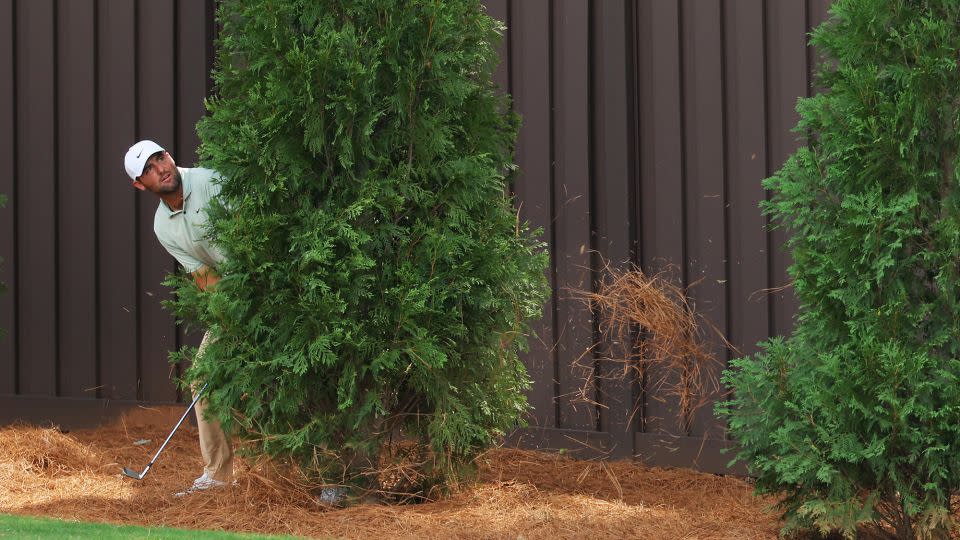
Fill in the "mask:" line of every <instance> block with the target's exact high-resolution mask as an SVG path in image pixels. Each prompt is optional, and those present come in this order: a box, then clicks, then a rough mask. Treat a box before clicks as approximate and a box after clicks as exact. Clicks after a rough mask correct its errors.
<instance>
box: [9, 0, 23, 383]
mask: <svg viewBox="0 0 960 540" xmlns="http://www.w3.org/2000/svg"><path fill="white" fill-rule="evenodd" d="M10 10H11V13H10V26H11V32H10V41H11V46H10V60H11V68H12V69H11V71H12V72H13V83H12V84H11V85H10V88H11V94H12V97H13V99H12V100H11V101H12V103H11V104H10V113H11V114H10V118H11V119H12V120H13V126H12V127H13V130H12V132H11V135H12V137H11V139H12V140H13V163H12V165H13V182H12V184H13V193H11V194H10V208H12V209H13V216H12V219H13V246H12V255H13V260H12V261H10V262H9V263H8V264H10V265H11V268H12V269H13V283H12V284H11V288H12V289H13V320H14V321H15V322H14V325H13V328H12V329H11V330H12V331H11V332H10V338H11V339H12V340H13V393H14V394H19V393H20V360H21V358H20V323H21V322H22V321H21V320H20V279H19V276H20V257H18V256H17V249H18V248H19V244H20V242H19V238H20V227H19V221H20V220H19V216H18V214H19V213H20V212H19V209H20V208H19V205H18V204H17V203H18V201H19V198H20V189H19V186H18V183H19V182H18V180H19V178H20V174H19V169H20V144H19V143H20V134H19V132H18V130H19V126H20V122H19V118H18V112H19V107H18V105H19V103H18V101H19V97H20V96H19V91H18V88H17V81H18V80H19V77H18V76H17V75H18V73H17V71H18V69H19V67H20V62H19V61H18V58H17V57H18V55H19V52H20V51H19V48H18V47H17V38H18V36H19V32H18V31H17V30H18V26H19V25H18V24H17V2H16V1H15V0H14V1H13V2H11V3H10Z"/></svg>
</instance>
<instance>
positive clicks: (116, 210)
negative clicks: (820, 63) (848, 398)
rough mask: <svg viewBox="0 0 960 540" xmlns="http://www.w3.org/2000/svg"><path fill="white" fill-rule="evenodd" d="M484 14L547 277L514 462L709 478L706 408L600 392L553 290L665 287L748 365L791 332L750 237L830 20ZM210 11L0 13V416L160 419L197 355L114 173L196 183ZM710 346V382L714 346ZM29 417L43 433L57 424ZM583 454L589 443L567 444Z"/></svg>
mask: <svg viewBox="0 0 960 540" xmlns="http://www.w3.org/2000/svg"><path fill="white" fill-rule="evenodd" d="M486 4H487V6H488V9H489V12H490V13H491V14H492V15H493V16H495V17H497V18H499V19H501V20H503V21H504V22H505V23H506V24H507V26H508V28H507V31H506V35H505V39H504V41H503V43H502V44H501V47H500V53H501V57H502V58H503V62H502V64H501V65H500V66H499V67H498V68H497V71H496V72H495V76H494V77H495V80H496V82H497V83H498V84H499V85H500V86H501V87H502V88H504V90H505V91H508V92H510V93H511V94H512V96H513V106H514V108H515V109H516V110H517V111H518V112H519V113H520V114H521V115H522V116H523V122H524V123H523V128H522V130H521V132H520V138H519V140H518V144H517V163H518V164H519V166H520V168H521V172H520V173H519V174H518V175H517V176H516V178H515V179H514V184H513V186H512V189H513V192H514V193H515V194H516V196H517V203H518V206H519V211H520V214H521V216H522V217H523V218H524V219H529V220H530V221H531V222H532V223H533V225H534V226H536V227H541V228H542V229H543V236H542V238H543V240H544V241H545V242H547V243H548V244H549V246H550V252H551V257H552V262H553V264H552V267H551V269H550V270H549V273H548V275H549V278H550V280H551V284H552V287H553V289H554V293H555V294H554V296H553V299H552V300H551V302H550V303H548V305H546V306H545V307H544V318H543V319H542V320H541V321H540V322H539V323H538V324H537V332H538V334H539V339H538V340H535V341H534V342H533V343H532V350H531V352H530V353H529V354H527V355H525V357H524V358H525V362H526V363H527V365H528V368H529V371H530V374H531V377H532V378H533V380H534V387H533V389H532V390H531V392H530V402H531V404H532V405H533V406H534V413H533V415H532V420H531V423H532V424H533V425H535V426H537V427H538V428H540V429H539V431H530V432H529V433H528V436H518V437H516V438H515V440H526V441H550V442H549V444H551V445H556V444H558V442H557V441H563V440H583V441H588V442H589V441H594V442H595V443H596V442H597V441H600V442H599V443H597V444H601V443H602V444H601V446H602V448H601V449H600V451H602V452H605V453H608V454H609V455H615V456H623V455H630V454H633V453H636V454H639V455H640V456H641V457H644V458H646V459H650V460H653V462H656V463H663V464H680V463H675V461H676V460H677V459H681V460H682V461H683V464H689V462H691V461H692V460H695V459H699V462H698V463H699V465H700V466H701V467H703V468H712V469H720V468H722V463H723V461H724V460H725V459H726V458H721V457H720V456H719V454H718V453H717V451H716V450H717V449H719V448H720V447H722V446H726V445H728V443H726V442H723V440H722V439H723V438H724V437H725V435H724V432H723V426H722V425H721V424H720V423H719V422H717V421H716V420H715V419H714V417H713V414H712V407H710V406H709V405H708V406H706V407H704V408H702V409H701V410H700V411H699V412H698V413H697V414H696V415H695V416H694V418H693V421H692V423H691V424H690V425H688V426H681V425H680V423H679V422H678V418H677V414H678V411H677V408H678V404H677V402H676V399H675V398H674V397H672V396H670V395H667V394H665V393H664V392H663V391H662V390H661V389H659V388H658V386H657V383H659V382H660V379H661V378H662V376H663V373H658V372H656V371H651V372H649V373H647V377H646V380H645V381H636V380H633V379H631V378H629V377H627V378H626V379H623V378H619V377H617V375H618V372H619V371H622V366H620V365H618V364H615V363H610V362H605V361H603V359H604V357H605V356H606V355H608V353H609V352H610V351H611V350H613V349H615V347H612V346H613V345H615V344H611V343H597V342H596V341H597V339H598V336H597V330H596V328H595V325H596V321H595V320H594V316H593V314H592V313H591V312H590V310H589V309H587V308H586V307H584V306H583V304H582V303H581V302H580V301H578V300H575V299H574V298H573V293H572V291H573V290H592V289H593V288H594V287H595V283H596V282H597V280H598V279H600V278H602V277H603V274H602V272H603V264H604V263H609V264H610V265H611V266H612V267H614V268H621V269H622V268H627V267H628V266H629V265H630V264H638V265H639V266H641V267H642V268H643V269H644V270H645V271H647V272H648V273H656V272H659V271H661V270H668V269H671V268H672V269H673V270H672V271H673V275H674V276H675V277H676V279H677V281H678V283H680V284H682V285H692V284H696V285H695V286H694V287H693V288H692V289H691V292H690V296H691V300H692V301H693V303H694V305H695V306H696V308H697V309H698V310H700V311H701V312H703V313H704V314H705V316H706V317H707V318H708V320H709V321H710V322H711V324H713V325H715V326H716V327H717V328H719V329H720V330H722V331H723V332H724V333H725V334H726V336H727V338H728V339H729V340H730V341H731V342H732V343H734V344H735V345H736V346H737V347H739V348H740V350H741V351H743V352H744V353H751V352H754V351H755V350H756V349H755V344H756V342H757V341H759V340H762V339H764V338H766V337H767V336H769V335H772V334H777V333H786V332H789V330H790V328H791V326H792V316H793V313H794V311H795V309H796V302H795V300H794V298H793V296H792V294H791V292H790V290H789V288H787V289H783V290H780V289H779V287H782V286H784V285H786V284H787V279H788V278H787V277H786V268H787V266H788V265H789V257H788V256H787V255H786V254H785V253H783V252H782V251H781V250H780V249H779V246H781V245H782V244H783V242H784V239H785V234H786V233H785V232H783V231H774V232H770V231H768V230H767V229H766V219H765V218H764V217H763V216H762V215H761V214H760V212H759V209H758V208H757V203H758V202H759V201H761V200H763V199H764V198H765V197H766V196H767V194H766V193H765V192H764V190H763V189H762V188H761V186H760V181H761V179H763V178H764V177H766V176H769V175H770V174H772V173H773V172H774V171H775V170H776V169H777V168H778V167H779V166H780V164H781V163H782V162H783V161H784V159H786V157H787V156H788V155H789V154H790V153H791V152H792V151H793V150H794V149H795V148H796V147H797V145H798V142H797V136H796V135H795V134H793V133H791V131H790V130H791V128H792V127H793V126H794V125H795V123H796V120H797V117H796V113H795V111H794V106H795V103H796V99H797V97H798V96H801V95H808V94H809V93H810V92H811V90H810V89H809V84H810V80H811V76H810V73H811V65H812V63H813V61H814V59H815V55H814V54H813V52H812V51H810V50H808V48H807V47H806V32H807V31H808V30H809V28H811V27H812V26H813V25H815V24H817V22H818V21H820V20H822V19H823V18H824V17H825V15H826V7H827V5H828V4H829V2H828V1H827V0H805V1H804V2H797V1H794V0H743V1H740V0H738V1H736V2H729V1H728V2H702V1H698V0H657V1H656V2H654V1H632V0H603V1H594V2H585V1H582V0H487V1H486ZM212 8H213V2H212V0H206V1H205V2H197V1H194V0H151V1H150V2H142V1H141V2H130V1H129V0H98V1H95V0H30V1H26V0H19V1H18V0H0V36H3V37H0V192H2V193H5V194H7V195H8V196H9V197H10V199H11V203H10V204H9V205H8V207H7V208H6V209H4V210H2V211H0V256H2V257H4V258H5V259H6V261H5V262H4V264H3V265H2V267H0V279H2V280H3V281H6V282H7V283H8V284H9V285H10V287H9V289H10V290H8V291H7V293H6V294H4V295H0V326H2V327H3V328H4V329H5V330H6V336H5V337H4V338H3V339H0V394H3V395H6V396H7V397H8V398H9V399H8V401H9V402H11V403H18V401H17V399H16V398H15V396H17V395H21V396H27V395H30V396H35V398H32V399H33V401H30V400H29V399H27V398H22V402H23V403H25V404H26V403H28V402H31V403H35V402H36V398H39V397H43V396H45V397H46V398H56V397H72V398H84V397H86V398H101V399H104V398H106V399H113V400H127V401H125V403H132V402H133V401H132V400H146V401H151V402H156V401H172V400H174V399H176V398H177V397H178V392H177V390H176V389H175V388H174V386H173V385H172V383H171V378H172V376H173V375H175V373H173V372H172V369H171V367H170V366H169V365H168V364H167V360H166V358H167V356H166V355H167V351H168V350H170V349H173V348H176V347H178V346H179V345H180V344H181V343H184V342H196V341H198V339H199V336H197V335H193V336H184V335H183V333H182V330H181V329H179V328H177V327H176V325H175V324H174V323H173V321H172V319H171V318H170V317H169V315H168V314H167V313H166V312H164V311H163V309H162V308H161V306H160V301H161V300H162V299H163V298H164V297H166V295H168V294H169V291H166V290H165V289H164V288H163V287H162V286H161V285H160V281H161V280H162V278H163V276H164V275H165V274H166V273H167V272H168V271H170V270H171V269H173V268H174V261H173V260H172V259H171V258H170V257H169V256H167V255H166V253H165V252H164V251H163V250H162V249H161V248H160V247H159V246H158V244H157V243H156V240H155V238H154V236H153V232H152V216H153V211H154V209H155V207H156V201H155V199H153V198H151V197H149V196H143V195H142V194H138V193H136V192H135V191H134V190H132V189H131V188H130V186H129V183H128V181H127V179H126V177H125V175H124V173H123V169H122V167H121V165H120V159H121V156H122V154H123V152H124V151H125V150H126V148H127V146H128V145H129V144H130V143H131V142H132V141H133V140H134V139H136V138H141V137H150V138H153V139H155V140H157V141H158V142H159V143H160V144H162V145H164V146H165V147H167V148H168V149H171V150H173V151H174V156H175V158H176V159H177V160H178V162H179V163H180V164H181V165H187V166H189V165H192V163H193V161H194V160H195V148H196V145H197V143H198V141H197V138H196V133H195V129H194V126H195V123H196V121H197V119H199V118H200V117H201V116H202V114H203V112H204V110H203V97H204V96H205V94H206V92H207V90H208V88H209V78H208V73H209V68H210V65H211V54H212V41H211V39H212V34H213V31H214V30H213V19H212ZM770 290H773V291H774V292H770ZM713 347H714V350H715V351H716V353H717V355H718V357H719V358H720V360H721V361H722V362H726V361H728V360H729V357H730V356H731V355H730V353H728V352H727V351H726V349H725V348H723V347H722V346H721V344H720V343H719V340H716V341H715V342H714V343H713ZM718 369H719V367H718ZM669 382H670V381H667V384H669ZM581 394H583V395H581ZM584 397H586V398H587V399H586V400H584V399H583V398H584ZM44 403H46V405H45V406H44V407H43V408H42V409H43V410H44V411H47V412H46V413H44V414H47V413H49V411H51V410H53V408H54V407H53V405H51V403H54V401H50V400H48V401H44ZM64 403H65V407H66V406H67V405H66V403H67V402H66V401H65V402H64ZM70 403H75V402H74V401H71V402H70ZM98 403H99V401H98ZM24 406H25V407H26V405H24ZM637 406H638V407H640V409H639V411H638V412H639V414H633V412H634V407H637ZM21 412H22V411H21ZM10 414H13V413H11V412H8V413H7V415H8V416H9V415H10ZM17 414H19V413H17ZM65 417H66V416H65ZM591 432H593V433H598V434H601V435H602V436H601V437H599V438H597V437H594V438H590V437H585V436H582V435H583V434H585V433H591ZM564 433H566V434H573V435H577V434H579V435H577V436H575V437H572V438H566V436H565V435H564ZM571 436H572V435H571ZM704 440H707V441H716V442H710V443H709V444H706V445H704V443H703V441H704ZM528 444H533V445H536V444H539V443H536V442H529V443H528ZM544 444H548V443H546V442H545V443H544ZM584 444H587V443H584ZM591 444H592V443H591ZM701 448H703V454H700V457H699V458H697V457H696V456H697V455H698V454H699V453H700V449H701ZM677 456H682V458H680V457H677Z"/></svg>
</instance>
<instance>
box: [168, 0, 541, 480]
mask: <svg viewBox="0 0 960 540" xmlns="http://www.w3.org/2000/svg"><path fill="white" fill-rule="evenodd" d="M217 16H218V20H219V23H220V24H221V25H222V31H221V33H220V35H219V38H218V42H217V67H216V69H215V71H214V74H213V79H214V82H215V84H216V97H215V98H212V99H211V100H210V101H209V103H208V110H209V115H208V117H207V118H205V119H204V120H203V121H202V122H201V123H200V125H199V127H198V130H199V134H200V137H201V140H202V147H201V155H202V158H203V160H204V164H205V165H206V166H209V167H211V168H213V169H215V170H217V171H219V172H220V173H221V174H222V175H223V180H222V192H221V197H220V201H219V203H220V204H219V205H217V207H216V208H215V209H213V211H212V214H211V222H212V229H213V230H212V231H211V235H212V238H213V240H214V241H215V242H216V244H218V245H219V247H220V248H221V249H222V250H223V252H224V253H225V255H226V257H227V259H228V262H227V263H226V264H225V265H224V266H223V267H222V268H220V269H219V271H220V272H221V274H222V276H223V279H222V281H220V283H219V284H218V286H217V287H216V289H215V290H214V291H212V292H208V293H201V292H200V291H198V290H197V289H196V287H194V286H192V285H190V284H189V283H188V282H187V281H185V280H182V279H181V280H180V281H179V284H180V285H179V290H178V299H177V301H176V303H175V304H174V307H175V309H176V310H177V312H178V314H179V315H180V316H181V317H185V318H187V319H188V320H195V321H198V322H199V324H200V325H202V326H204V327H206V328H209V329H210V331H211V332H212V335H213V336H215V338H216V340H215V341H214V342H213V343H212V344H211V346H210V347H209V349H208V350H207V352H206V354H205V355H204V356H203V357H202V358H200V359H198V360H197V361H196V362H195V363H194V364H193V367H192V368H191V370H190V372H189V378H190V379H200V380H205V381H209V382H210V387H211V389H212V392H211V394H210V401H211V406H212V408H213V409H214V410H217V411H219V415H220V417H221V418H222V419H223V420H224V421H225V422H227V423H228V424H230V423H232V424H233V426H234V427H235V428H236V429H238V430H239V433H240V434H241V436H242V437H243V438H245V439H248V440H250V441H253V442H254V443H255V445H256V446H257V447H258V448H259V450H261V451H263V452H266V453H268V454H271V455H277V456H292V457H295V458H297V459H298V460H299V461H300V462H301V463H302V464H304V465H306V466H307V467H308V470H309V471H311V472H313V473H314V474H316V475H319V476H320V477H321V478H323V479H324V480H326V481H338V482H339V481H344V479H343V477H341V476H340V475H342V474H346V477H345V481H347V482H350V483H353V484H359V485H363V484H365V481H364V478H367V479H369V477H370V475H369V474H367V475H364V474H363V473H364V472H367V473H369V471H370V470H373V469H376V468H377V466H378V459H379V456H380V455H381V450H382V448H383V447H382V445H383V443H384V442H385V441H387V440H388V439H389V438H390V437H396V436H397V435H398V434H401V435H402V436H403V437H405V438H406V439H407V440H410V439H412V440H415V441H419V442H420V443H421V444H422V445H423V446H422V447H421V448H426V449H428V451H427V452H426V454H425V455H427V456H428V457H426V458H424V459H422V460H419V461H417V462H416V467H417V468H418V474H422V475H423V478H425V479H426V480H425V482H428V483H429V482H437V481H451V480H456V479H457V478H459V477H460V475H461V473H463V472H464V471H465V469H462V468H461V467H462V466H464V465H466V464H468V463H469V460H470V458H471V457H473V456H474V455H475V454H476V453H477V452H478V451H479V450H480V449H483V448H485V447H487V446H489V445H490V444H491V443H493V442H494V441H495V440H496V438H497V437H498V436H500V435H501V434H503V433H504V432H505V431H507V430H509V429H511V428H512V427H513V426H515V425H516V424H517V422H518V421H519V419H520V418H521V416H522V415H523V413H524V412H525V411H526V410H527V404H526V400H525V397H524V390H525V389H526V388H527V387H528V386H529V381H528V378H527V375H526V371H525V369H524V367H523V365H522V363H521V362H520V361H519V360H518V357H517V352H518V350H519V349H521V348H522V347H524V346H525V342H526V338H525V336H526V333H527V332H528V321H529V320H530V319H531V318H533V317H539V315H540V312H541V306H542V305H543V302H544V301H545V300H546V298H547V295H548V287H547V283H546V279H545V274H544V270H545V267H546V265H547V261H548V259H547V255H546V253H545V251H544V246H543V245H542V243H540V242H539V241H537V240H536V239H535V233H534V232H531V231H529V230H528V227H527V226H526V224H523V223H520V222H519V221H518V218H517V215H516V213H515V212H514V210H513V208H512V201H511V199H510V198H509V197H508V196H507V195H506V194H505V193H506V176H505V175H509V174H510V173H511V171H512V170H513V169H514V166H513V165H512V152H513V145H514V141H515V138H516V129H517V124H518V123H517V121H516V118H514V117H513V116H512V115H510V114H507V113H506V112H505V111H508V110H509V104H508V102H507V101H506V99H505V98H503V97H501V96H498V94H497V92H496V89H495V86H494V85H493V83H492V82H491V73H492V69H493V68H494V67H495V64H496V62H497V55H496V52H495V50H494V48H493V47H494V45H495V44H496V43H497V41H498V40H499V34H500V32H501V31H502V25H500V23H498V22H497V21H495V20H494V19H492V18H490V17H488V16H487V15H486V14H485V11H484V9H483V7H482V5H481V4H480V2H479V1H478V0H444V1H442V2H439V1H436V0H406V1H404V2H395V1H391V0H256V1H253V0H225V1H223V2H220V3H219V8H218V15H217ZM366 483H367V484H369V483H370V482H366Z"/></svg>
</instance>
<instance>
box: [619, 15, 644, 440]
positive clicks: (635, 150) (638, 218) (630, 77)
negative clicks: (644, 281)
mask: <svg viewBox="0 0 960 540" xmlns="http://www.w3.org/2000/svg"><path fill="white" fill-rule="evenodd" d="M636 12H637V9H636V4H635V3H634V2H630V1H627V2H624V14H623V15H624V16H623V19H624V20H623V26H624V29H623V32H624V42H625V43H624V49H625V51H626V56H627V57H626V58H625V61H624V64H625V66H624V69H625V70H626V73H627V78H626V89H625V91H626V93H627V95H626V106H627V130H628V131H627V137H628V139H629V140H628V142H627V145H626V148H627V149H628V151H630V150H632V152H631V155H628V156H627V189H628V190H629V195H628V198H627V201H628V202H627V204H628V206H627V219H629V220H631V223H630V229H629V234H630V243H629V246H628V248H629V250H630V262H631V265H632V268H631V266H630V265H628V267H627V271H634V270H635V269H637V268H640V262H641V260H642V259H641V256H640V255H641V252H642V251H641V250H642V245H641V238H642V235H641V227H642V224H643V220H642V216H643V208H642V207H641V206H640V176H639V174H640V146H639V144H640V143H639V141H640V106H639V103H638V102H637V100H638V94H639V92H638V86H639V85H638V84H637V80H638V77H639V70H638V69H637V56H636V46H637V39H636V32H635V29H636V20H637V15H636ZM638 333H639V330H638V329H637V328H631V329H629V331H628V334H627V338H628V339H630V342H631V344H632V343H634V342H635V339H636V336H637V335H638ZM623 350H624V351H625V356H626V357H625V358H624V360H625V361H626V362H627V366H628V367H633V365H632V362H631V358H630V356H631V353H632V347H631V345H629V344H624V348H623ZM627 373H631V372H630V371H629V370H628V371H627ZM626 384H627V385H628V397H629V402H628V403H626V404H625V405H626V406H628V407H630V409H629V410H628V411H627V418H626V425H624V429H625V430H627V432H628V433H630V436H629V437H628V440H627V444H629V445H630V455H633V437H632V434H633V433H634V432H636V425H637V417H638V415H637V414H634V410H635V408H636V407H637V406H638V402H637V399H638V397H639V395H640V388H639V381H638V380H637V378H636V377H628V378H627V380H626Z"/></svg>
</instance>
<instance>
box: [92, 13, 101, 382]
mask: <svg viewBox="0 0 960 540" xmlns="http://www.w3.org/2000/svg"><path fill="white" fill-rule="evenodd" d="M100 75H101V74H100V0H93V89H94V90H93V132H94V133H95V134H96V135H95V136H94V138H93V163H94V171H100V136H99V134H100V79H101V77H100ZM93 231H94V234H93V253H94V257H93V266H94V269H93V275H94V286H93V287H94V304H95V307H94V318H95V323H94V326H95V332H94V333H95V336H94V351H95V353H94V381H95V385H94V388H96V394H95V397H97V398H102V397H103V385H102V384H101V383H102V380H103V379H102V369H101V367H102V359H101V356H102V354H103V340H102V334H103V332H102V327H101V325H102V324H103V321H102V318H101V312H102V306H101V299H100V289H101V287H100V281H101V276H100V269H101V265H100V178H99V174H95V175H94V179H93Z"/></svg>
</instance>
